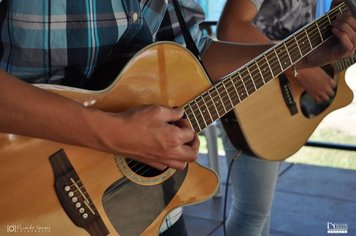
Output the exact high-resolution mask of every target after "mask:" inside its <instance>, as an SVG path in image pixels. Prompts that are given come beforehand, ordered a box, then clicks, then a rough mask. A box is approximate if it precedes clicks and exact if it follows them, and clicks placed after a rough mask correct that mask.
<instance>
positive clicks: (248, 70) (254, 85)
mask: <svg viewBox="0 0 356 236" xmlns="http://www.w3.org/2000/svg"><path fill="white" fill-rule="evenodd" d="M246 70H247V72H248V74H249V76H250V79H251V81H252V84H253V87H254V88H255V91H256V90H257V87H256V84H255V81H253V76H252V74H251V71H250V69H249V68H248V65H247V66H246Z"/></svg>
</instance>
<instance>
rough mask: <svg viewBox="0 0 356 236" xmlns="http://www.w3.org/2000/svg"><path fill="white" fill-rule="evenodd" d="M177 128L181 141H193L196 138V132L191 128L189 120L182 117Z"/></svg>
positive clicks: (181, 142)
mask: <svg viewBox="0 0 356 236" xmlns="http://www.w3.org/2000/svg"><path fill="white" fill-rule="evenodd" d="M174 128H175V129H178V130H177V131H176V132H177V134H178V136H179V143H180V144H186V143H189V142H191V141H192V140H193V139H194V136H195V132H194V131H193V130H192V129H191V128H190V125H189V123H188V121H187V120H185V119H181V120H179V121H177V122H176V126H174Z"/></svg>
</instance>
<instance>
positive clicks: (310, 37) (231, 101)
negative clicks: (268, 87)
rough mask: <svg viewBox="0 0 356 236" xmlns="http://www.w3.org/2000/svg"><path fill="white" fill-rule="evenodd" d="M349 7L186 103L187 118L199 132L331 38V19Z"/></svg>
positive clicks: (332, 12)
mask: <svg viewBox="0 0 356 236" xmlns="http://www.w3.org/2000/svg"><path fill="white" fill-rule="evenodd" d="M346 10H347V6H346V4H345V3H341V4H340V5H338V6H337V7H335V8H333V9H332V10H330V11H329V12H328V13H327V14H326V15H324V16H322V17H320V18H319V19H317V20H315V21H313V22H311V23H309V24H308V25H306V26H305V27H303V28H302V29H300V30H298V31H297V32H296V33H294V34H293V35H291V36H289V37H288V38H286V39H285V40H283V41H282V42H280V43H278V44H276V45H275V46H274V47H272V48H270V49H269V50H267V51H266V52H265V53H263V54H261V55H260V56H258V57H257V58H255V59H254V60H252V61H250V62H249V63H247V64H246V65H245V66H243V67H241V68H240V69H238V70H236V71H235V72H233V73H231V74H230V75H228V76H226V77H224V78H223V80H221V81H220V82H219V83H217V84H215V85H214V86H212V87H211V88H210V89H209V90H207V91H206V92H204V93H203V94H201V95H200V96H198V97H197V98H195V99H194V100H192V101H191V102H189V103H188V104H186V105H184V107H183V108H184V110H185V114H186V117H187V119H188V120H189V122H190V124H191V126H192V128H193V130H194V131H195V132H197V133H200V132H201V131H202V130H204V129H205V128H206V127H207V126H209V125H210V124H212V123H213V122H214V121H216V120H218V119H219V118H221V117H222V116H223V115H225V114H226V113H227V112H229V111H231V110H232V109H233V108H234V107H235V106H236V105H238V104H239V103H240V102H242V101H243V100H245V99H246V98H248V97H249V96H251V95H252V94H253V93H254V92H256V91H257V90H258V89H260V88H261V87H263V86H264V85H265V84H266V83H267V82H269V81H270V80H272V79H273V78H275V77H277V76H278V75H280V74H281V73H283V72H284V71H285V70H287V69H288V68H290V67H291V66H293V65H294V64H295V63H297V62H298V61H299V60H301V59H302V58H303V57H305V56H306V55H308V54H309V53H310V52H312V51H313V50H315V49H316V48H318V47H319V46H320V45H321V44H322V43H323V42H325V41H326V40H327V39H329V38H330V37H331V35H332V33H331V23H332V21H333V20H334V19H335V18H336V16H337V15H339V14H343V13H344V12H345V11H346Z"/></svg>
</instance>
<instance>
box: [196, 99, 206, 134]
mask: <svg viewBox="0 0 356 236" xmlns="http://www.w3.org/2000/svg"><path fill="white" fill-rule="evenodd" d="M199 99H200V100H201V96H199V97H197V98H196V99H195V102H196V105H197V108H198V111H199V113H198V114H199V115H200V117H201V120H202V121H203V124H204V125H205V127H208V125H207V123H206V121H205V115H204V112H203V111H202V110H201V109H200V107H201V106H200V105H199ZM200 127H201V126H200ZM205 127H202V130H203V129H204V128H205Z"/></svg>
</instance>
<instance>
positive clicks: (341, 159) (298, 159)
mask: <svg viewBox="0 0 356 236" xmlns="http://www.w3.org/2000/svg"><path fill="white" fill-rule="evenodd" d="M310 140H315V141H324V142H332V143H339V144H352V145H355V144H356V137H355V136H351V135H347V134H345V133H343V132H341V131H339V130H336V129H321V130H316V132H314V133H313V135H312V136H311V137H310ZM286 161H288V162H294V163H305V164H310V165H318V166H328V167H336V168H344V169H352V170H356V152H352V151H342V150H334V149H325V148H315V147H302V148H301V149H300V150H299V151H298V152H297V153H296V154H294V155H292V156H291V157H290V158H288V159H287V160H286Z"/></svg>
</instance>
